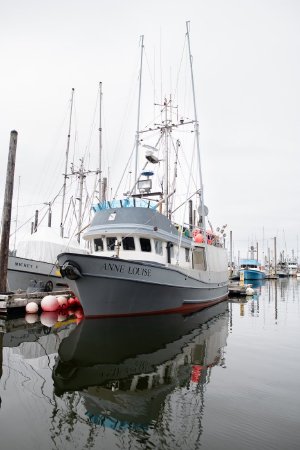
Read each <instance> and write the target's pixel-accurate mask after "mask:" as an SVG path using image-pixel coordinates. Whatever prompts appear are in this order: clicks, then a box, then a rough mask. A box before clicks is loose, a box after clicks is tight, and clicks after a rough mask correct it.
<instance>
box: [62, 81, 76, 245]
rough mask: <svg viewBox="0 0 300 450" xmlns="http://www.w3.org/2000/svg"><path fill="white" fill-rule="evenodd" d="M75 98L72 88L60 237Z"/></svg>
mask: <svg viewBox="0 0 300 450" xmlns="http://www.w3.org/2000/svg"><path fill="white" fill-rule="evenodd" d="M73 98H74V88H72V94H71V108H70V118H69V131H68V140H67V149H66V164H65V173H64V185H63V196H62V207H61V220H60V235H61V237H64V225H63V221H64V209H65V199H66V186H67V178H68V175H67V171H68V163H69V149H70V137H71V123H72V111H73Z"/></svg>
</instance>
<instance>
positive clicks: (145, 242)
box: [140, 238, 151, 252]
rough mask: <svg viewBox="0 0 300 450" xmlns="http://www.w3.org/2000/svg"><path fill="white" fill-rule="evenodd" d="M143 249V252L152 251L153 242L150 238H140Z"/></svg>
mask: <svg viewBox="0 0 300 450" xmlns="http://www.w3.org/2000/svg"><path fill="white" fill-rule="evenodd" d="M140 244H141V250H142V252H151V242H150V239H146V238H140Z"/></svg>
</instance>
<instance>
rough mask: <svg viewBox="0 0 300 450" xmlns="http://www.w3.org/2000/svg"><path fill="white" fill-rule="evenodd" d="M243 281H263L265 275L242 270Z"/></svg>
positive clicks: (256, 271)
mask: <svg viewBox="0 0 300 450" xmlns="http://www.w3.org/2000/svg"><path fill="white" fill-rule="evenodd" d="M243 272H244V280H263V279H264V278H265V274H264V273H263V272H261V271H260V270H244V271H243Z"/></svg>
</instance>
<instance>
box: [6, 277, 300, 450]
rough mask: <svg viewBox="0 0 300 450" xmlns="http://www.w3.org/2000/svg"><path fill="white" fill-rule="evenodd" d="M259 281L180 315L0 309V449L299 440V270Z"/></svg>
mask: <svg viewBox="0 0 300 450" xmlns="http://www.w3.org/2000/svg"><path fill="white" fill-rule="evenodd" d="M260 283H261V284H259V285H256V286H254V287H255V291H256V293H255V295H254V296H253V297H243V298H230V299H229V301H224V302H222V303H220V304H218V305H215V306H213V307H210V308H207V309H205V310H202V311H200V312H198V313H195V314H192V315H188V316H182V315H178V314H176V315H175V314H174V315H172V314H171V315H157V316H147V317H134V318H129V317H127V318H114V319H84V320H81V321H80V320H78V319H76V317H74V316H68V317H67V316H62V315H61V316H59V317H58V316H57V315H55V314H54V315H53V313H51V314H50V315H49V314H48V315H47V314H45V313H43V316H42V317H41V316H40V317H34V316H31V317H29V318H28V317H26V320H25V318H24V317H19V318H14V319H10V318H6V319H1V321H0V344H1V352H0V355H1V356H0V375H1V379H0V397H1V404H0V406H1V408H0V442H1V444H0V448H1V449H3V450H10V449H20V450H22V449H24V450H27V449H31V450H33V449H40V448H43V449H87V448H97V449H106V450H109V449H190V450H192V449H200V448H201V449H231V450H235V449H236V450H243V449H260V450H267V449H270V450H271V449H273V450H275V449H276V450H277V449H278V450H279V449H286V450H292V449H295V450H296V449H298V448H299V446H300V376H299V374H300V348H299V347H300V300H299V298H300V279H296V278H290V279H279V280H269V281H264V282H260ZM30 322H32V323H30Z"/></svg>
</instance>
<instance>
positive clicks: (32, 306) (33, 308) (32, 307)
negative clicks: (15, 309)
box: [25, 302, 39, 314]
mask: <svg viewBox="0 0 300 450" xmlns="http://www.w3.org/2000/svg"><path fill="white" fill-rule="evenodd" d="M25 310H26V312H27V313H28V314H35V313H37V312H38V310H39V307H38V305H37V304H36V303H35V302H29V303H27V305H26V308H25Z"/></svg>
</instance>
